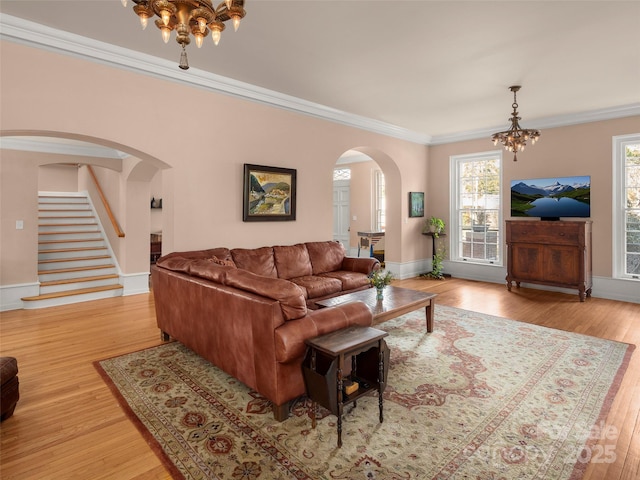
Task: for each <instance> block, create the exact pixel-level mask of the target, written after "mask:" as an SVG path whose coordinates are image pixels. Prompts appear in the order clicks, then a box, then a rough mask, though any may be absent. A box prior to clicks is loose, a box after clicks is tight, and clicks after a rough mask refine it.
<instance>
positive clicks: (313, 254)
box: [305, 241, 345, 275]
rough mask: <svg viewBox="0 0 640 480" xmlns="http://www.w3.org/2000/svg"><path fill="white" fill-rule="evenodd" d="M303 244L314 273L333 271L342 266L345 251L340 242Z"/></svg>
mask: <svg viewBox="0 0 640 480" xmlns="http://www.w3.org/2000/svg"><path fill="white" fill-rule="evenodd" d="M305 245H306V246H307V251H308V252H309V258H310V259H311V265H312V267H313V274H314V275H319V274H321V273H326V272H334V271H336V270H340V269H341V268H342V260H344V257H345V251H344V247H343V246H342V244H341V243H340V242H336V241H328V242H309V243H306V244H305Z"/></svg>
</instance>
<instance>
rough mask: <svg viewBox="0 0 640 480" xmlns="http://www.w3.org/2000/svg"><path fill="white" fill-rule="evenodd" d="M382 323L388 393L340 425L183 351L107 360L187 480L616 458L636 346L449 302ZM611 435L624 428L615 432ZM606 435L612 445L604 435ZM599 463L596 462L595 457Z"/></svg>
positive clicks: (579, 469) (563, 469)
mask: <svg viewBox="0 0 640 480" xmlns="http://www.w3.org/2000/svg"><path fill="white" fill-rule="evenodd" d="M434 327H435V328H434V332H433V333H431V334H427V333H425V323H424V312H422V311H416V312H413V313H410V314H407V315H404V316H402V317H399V318H397V319H395V320H391V321H388V322H385V323H383V324H381V325H378V326H377V328H381V329H384V330H386V331H388V332H389V336H388V337H387V338H386V341H387V344H388V345H389V347H390V349H391V364H390V368H389V376H388V386H387V390H386V392H385V397H384V398H385V401H384V419H385V420H384V422H383V423H379V422H378V399H377V394H376V393H374V392H372V393H371V395H370V396H367V397H364V398H362V399H360V400H359V401H358V404H357V408H355V409H353V410H352V411H349V409H348V408H347V409H345V410H346V411H347V412H348V413H345V415H344V417H343V418H344V420H343V432H342V440H343V446H342V448H340V449H338V448H337V433H336V417H335V416H333V415H331V414H330V413H329V412H327V411H322V410H321V411H320V415H319V419H318V425H317V427H316V429H312V428H311V421H310V418H309V411H310V402H309V400H308V399H305V398H301V399H300V400H298V401H297V402H295V403H294V405H293V407H292V414H291V416H290V417H289V419H288V420H286V421H285V422H282V423H278V422H276V421H275V420H274V419H273V415H272V413H271V409H270V404H269V402H268V401H266V400H265V399H264V398H263V397H261V396H260V395H258V394H257V393H255V392H253V391H251V390H249V389H248V388H246V387H245V386H244V385H243V384H241V383H240V382H238V381H237V380H235V379H234V378H232V377H230V376H228V375H227V374H225V373H223V372H221V371H220V370H218V369H217V368H215V367H213V366H212V365H211V364H209V363H208V362H206V361H205V360H203V359H201V358H200V357H198V356H197V355H195V354H193V353H192V352H190V351H189V350H187V349H186V348H184V347H183V346H181V345H180V344H179V343H169V344H165V345H161V346H158V347H154V348H150V349H147V350H143V351H140V352H135V353H131V354H127V355H124V356H120V357H116V358H112V359H109V360H104V361H101V362H96V366H97V368H98V370H99V371H100V372H101V374H102V375H103V377H104V378H105V380H106V381H107V382H108V383H109V384H110V386H111V388H112V390H113V391H114V393H115V394H116V395H117V396H118V398H119V399H120V401H121V402H122V404H123V406H124V407H125V409H126V410H127V411H128V412H129V413H130V415H131V418H132V419H133V420H134V422H135V423H136V424H137V425H138V427H139V428H140V430H141V431H142V432H143V434H144V435H145V436H147V438H148V439H149V440H150V441H151V443H152V444H153V445H155V446H156V451H157V453H158V454H159V455H160V457H161V458H162V459H163V460H164V461H165V463H166V465H167V467H168V468H169V469H170V471H171V473H172V475H173V476H174V477H175V478H194V479H205V478H206V479H246V480H255V479H269V480H271V479H343V480H350V479H446V478H452V479H463V478H464V479H473V480H477V479H481V480H489V479H492V480H508V479H515V478H517V479H534V478H535V479H579V478H581V477H582V475H583V471H584V467H585V466H586V464H587V463H588V462H589V461H607V459H608V460H609V461H611V460H612V458H613V457H612V455H615V451H614V450H613V448H614V445H613V442H614V440H611V442H612V445H609V446H607V445H606V444H605V445H604V447H603V446H602V445H598V449H595V448H593V447H594V445H595V443H596V442H597V441H598V440H599V439H600V438H608V439H613V438H615V434H616V432H615V428H614V427H613V426H608V425H606V423H605V421H606V414H607V412H608V410H609V407H610V405H611V402H612V400H613V397H614V395H615V393H616V391H617V389H618V386H619V384H620V381H621V379H622V376H623V374H624V371H625V369H626V367H627V365H628V362H629V358H630V356H631V353H632V351H633V348H634V347H633V346H632V345H627V344H623V343H618V342H612V341H608V340H602V339H598V338H594V337H588V336H583V335H578V334H573V333H566V332H562V331H559V330H552V329H548V328H544V327H539V326H536V325H529V324H526V323H521V322H516V321H513V320H507V319H503V318H499V317H493V316H489V315H483V314H479V313H474V312H470V311H465V310H460V309H456V308H451V307H444V306H440V305H437V306H436V310H435V322H434ZM612 429H613V430H614V431H612ZM604 435H606V436H604ZM596 456H597V458H596Z"/></svg>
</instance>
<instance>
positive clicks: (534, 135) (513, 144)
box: [491, 85, 540, 162]
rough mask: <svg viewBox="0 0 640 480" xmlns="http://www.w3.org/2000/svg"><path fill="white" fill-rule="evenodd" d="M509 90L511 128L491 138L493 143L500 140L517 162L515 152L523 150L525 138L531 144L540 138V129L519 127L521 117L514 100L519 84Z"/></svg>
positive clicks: (525, 142) (495, 143)
mask: <svg viewBox="0 0 640 480" xmlns="http://www.w3.org/2000/svg"><path fill="white" fill-rule="evenodd" d="M509 90H511V91H512V92H513V105H511V106H512V107H513V112H512V113H511V118H510V119H509V120H510V121H511V128H509V130H505V131H504V132H498V133H494V134H493V135H492V136H491V140H493V144H494V145H497V144H498V142H500V143H501V144H502V145H504V148H505V150H507V151H509V152H513V161H514V162H517V161H518V156H517V152H522V151H523V150H524V147H525V145H526V144H527V140H529V139H530V140H531V145H534V144H535V143H536V142H537V141H538V139H539V138H540V130H529V129H524V128H520V124H519V123H518V120H522V119H521V118H520V117H519V116H518V102H517V101H516V92H517V91H518V90H520V85H514V86H512V87H509Z"/></svg>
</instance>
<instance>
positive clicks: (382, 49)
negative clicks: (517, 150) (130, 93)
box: [0, 0, 640, 143]
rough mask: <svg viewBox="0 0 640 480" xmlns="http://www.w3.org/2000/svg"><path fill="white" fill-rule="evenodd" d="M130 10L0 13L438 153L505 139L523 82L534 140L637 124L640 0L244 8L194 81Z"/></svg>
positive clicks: (50, 5) (90, 4) (174, 48)
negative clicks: (465, 143) (371, 127)
mask: <svg viewBox="0 0 640 480" xmlns="http://www.w3.org/2000/svg"><path fill="white" fill-rule="evenodd" d="M132 5H133V4H132V2H129V6H128V7H127V8H126V9H125V8H123V6H122V4H121V2H120V0H103V1H98V0H85V1H58V0H49V1H32V0H28V1H27V0H2V1H1V2H0V12H1V13H2V14H3V15H4V14H7V15H11V16H14V17H20V18H22V19H26V20H29V21H32V22H36V23H38V24H42V25H45V26H48V27H53V28H55V29H58V30H61V31H66V32H71V33H74V34H77V35H80V36H82V37H87V38H89V39H93V40H98V41H100V42H106V43H109V44H113V45H116V46H118V47H122V48H126V49H130V50H134V51H137V52H141V53H144V54H148V55H152V56H155V57H160V58H163V59H166V60H170V61H171V62H174V63H175V65H176V66H175V69H176V75H180V76H181V77H182V78H185V79H187V80H188V78H189V76H190V75H192V76H193V75H198V74H201V73H202V72H198V70H204V71H207V72H212V73H215V74H217V75H221V76H223V77H228V78H230V79H233V80H237V81H241V82H245V83H247V84H251V85H255V86H258V87H262V88H265V89H268V90H272V91H275V92H279V93H281V94H286V95H290V96H293V97H297V98H300V99H304V100H306V101H309V102H313V103H316V104H319V105H322V106H325V107H329V109H331V110H336V111H339V112H346V113H348V114H351V115H356V116H360V117H364V118H367V119H372V120H375V121H378V122H383V123H386V124H389V125H390V126H396V127H398V128H400V129H405V130H407V131H410V132H416V133H417V134H418V135H424V136H425V138H429V139H430V140H429V141H433V143H438V141H440V142H441V141H446V140H447V139H449V138H451V139H454V138H455V136H456V135H461V134H464V133H465V132H466V133H469V132H478V131H481V130H488V129H496V128H497V129H500V130H503V129H505V128H506V127H507V124H508V117H509V115H510V113H511V103H512V101H513V97H512V94H511V92H510V91H509V90H508V87H509V86H510V85H514V84H519V85H522V90H521V91H520V92H519V93H518V103H519V104H520V108H519V111H520V114H521V117H522V121H521V124H522V126H523V127H525V128H541V127H544V126H549V125H556V124H561V123H563V122H564V123H572V121H573V123H577V122H578V121H580V120H579V119H580V118H598V116H597V115H598V113H599V112H600V113H602V112H609V113H610V114H612V115H613V116H624V115H628V114H638V113H639V112H640V37H639V36H638V25H639V23H640V22H639V21H640V1H605V0H601V1H464V2H463V1H452V0H450V1H426V0H421V1H418V0H414V1H400V0H386V1H378V0H351V1H349V0H323V1H314V0H297V1H296V0H287V1H271V0H247V1H246V2H245V8H246V10H247V16H246V17H245V19H244V20H243V21H242V24H241V26H240V29H239V30H238V32H233V28H232V27H231V26H229V27H228V28H227V30H226V31H225V32H224V33H223V36H222V40H221V41H220V45H219V46H217V47H216V46H214V45H213V43H212V42H211V40H210V39H209V38H207V39H205V40H206V41H205V44H204V46H203V47H202V49H200V50H198V49H197V48H196V47H195V44H194V43H192V45H190V46H189V47H187V51H188V55H189V63H190V65H191V67H192V68H191V69H190V70H188V71H187V72H182V71H181V70H179V69H178V68H177V63H178V59H179V54H180V47H179V46H178V44H177V43H176V42H175V40H174V38H175V37H172V40H171V42H170V44H168V45H165V44H164V43H163V42H162V40H161V38H160V33H159V30H158V29H157V28H156V27H155V25H153V23H152V22H149V26H148V27H147V29H146V30H145V31H142V30H141V28H140V24H139V21H138V19H137V16H136V15H135V14H134V13H133V11H132V10H131V7H132ZM605 116H606V114H605ZM574 120H575V121H574ZM583 121H584V120H583ZM554 122H555V123H554ZM639 128H640V127H639ZM543 137H544V132H543ZM426 143H429V142H426Z"/></svg>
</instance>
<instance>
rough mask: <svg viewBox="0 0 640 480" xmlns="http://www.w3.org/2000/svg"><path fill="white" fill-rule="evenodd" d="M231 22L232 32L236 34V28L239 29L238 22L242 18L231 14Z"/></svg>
mask: <svg viewBox="0 0 640 480" xmlns="http://www.w3.org/2000/svg"><path fill="white" fill-rule="evenodd" d="M231 20H232V21H233V30H234V31H235V32H237V31H238V28H240V20H242V17H241V16H240V15H237V14H236V15H234V14H231Z"/></svg>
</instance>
